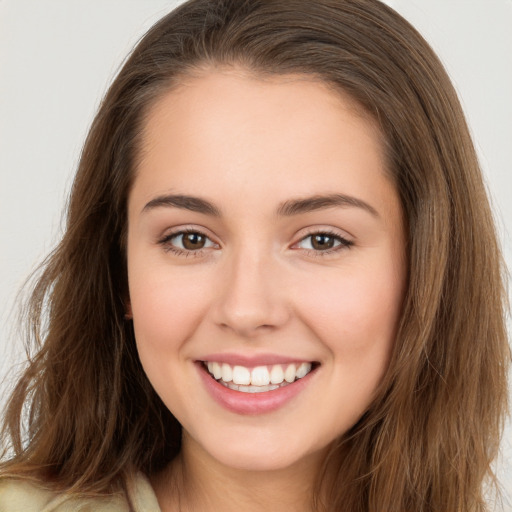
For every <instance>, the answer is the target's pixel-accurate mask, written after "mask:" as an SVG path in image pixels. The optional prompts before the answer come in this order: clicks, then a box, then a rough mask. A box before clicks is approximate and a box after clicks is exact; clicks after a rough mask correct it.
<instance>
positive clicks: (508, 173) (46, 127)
mask: <svg viewBox="0 0 512 512" xmlns="http://www.w3.org/2000/svg"><path fill="white" fill-rule="evenodd" d="M312 1H313V0H312ZM178 3H180V2H179V1H178V0H174V1H172V0H0V262H1V265H0V381H1V380H3V381H4V382H3V385H2V387H0V390H1V391H0V392H1V393H2V395H0V404H1V403H2V402H3V399H4V397H5V392H6V390H7V389H8V387H9V385H10V384H11V383H12V381H13V375H14V373H13V372H12V371H11V372H10V373H8V370H9V369H11V368H12V367H13V366H14V365H15V364H19V363H20V362H21V361H22V360H23V351H22V344H21V342H20V341H19V340H18V339H17V337H16V335H15V333H14V330H13V329H14V321H13V319H14V318H15V308H14V303H15V297H16V294H17V292H18V290H19V288H20V286H21V284H22V283H23V281H24V279H25V278H26V277H27V276H28V274H29V273H30V271H31V270H32V269H33V268H34V267H35V265H36V263H38V262H40V261H41V259H42V258H43V257H44V255H45V254H47V253H48V251H49V250H50V249H51V248H52V247H53V246H54V244H55V243H56V241H57V240H58V239H59V235H60V233H61V227H62V224H61V213H62V210H63V207H64V204H65V200H66V196H67V193H68V190H69V187H70V184H71V180H72V176H73V173H74V170H75V169H76V165H77V161H78V157H79V154H80V150H81V146H82V143H83V140H84V138H85V135H86V133H87V129H88V126H89V124H90V122H91V120H92V117H93V114H94V112H95V110H96V108H97V106H98V104H99V101H100V98H101V97H102V95H103V94H104V92H105V91H106V89H107V87H108V84H109V83H110V82H111V80H112V78H113V77H114V75H115V73H116V71H117V70H118V69H119V66H120V64H121V63H122V61H123V59H124V57H125V56H126V54H127V53H128V52H129V50H130V49H131V48H132V47H133V45H134V44H135V43H136V42H137V40H138V39H139V38H140V37H141V35H142V34H143V33H144V32H145V31H146V30H147V29H148V28H149V27H150V26H151V25H152V24H153V23H154V22H155V21H156V20H157V19H158V18H160V17H161V16H162V15H164V14H165V13H167V12H168V11H170V10H171V9H172V8H173V7H174V6H175V5H177V4H178ZM386 3H388V4H389V5H391V6H392V7H394V8H395V9H396V10H397V11H398V12H400V13H401V14H402V15H404V16H405V17H406V18H407V19H409V20H410V21H411V22H412V23H413V25H415V26H416V27H417V28H418V29H419V30H420V32H421V33H422V34H423V35H424V36H425V37H426V38H427V40H428V41H429V42H430V43H431V45H432V46H433V47H434V49H435V50H436V51H437V53H438V54H439V55H440V57H441V59H442V60H443V62H444V63H445V65H446V67H447V69H448V72H449V73H450V75H451V77H452V79H453V81H454V83H455V86H456V88H457V90H458V92H459V94H460V97H461V100H462V103H463V106H464V109H465V111H466V114H467V117H468V120H469V123H470V126H471V129H472V133H473V136H474V139H475V142H476V146H477V148H478V152H479V156H480V159H481V163H482V167H483V169H484V172H485V176H486V180H487V183H488V187H489V193H490V195H491V198H492V200H493V204H494V210H495V215H496V220H497V224H498V227H499V230H500V235H501V238H502V243H503V247H504V254H505V259H506V261H507V263H508V266H509V268H512V242H511V237H510V233H509V232H508V230H510V226H512V201H510V199H509V196H510V194H511V192H512V168H511V167H512V0H389V1H387V2H386ZM509 331H510V329H509ZM6 375H7V377H5V376H6ZM511 438H512V431H511V428H510V425H509V426H508V430H507V431H506V437H505V440H504V442H503V449H502V455H501V457H500V460H499V461H498V463H497V471H498V474H499V476H500V479H501V481H502V484H503V486H504V489H505V502H504V504H503V507H504V510H505V511H512V439H511Z"/></svg>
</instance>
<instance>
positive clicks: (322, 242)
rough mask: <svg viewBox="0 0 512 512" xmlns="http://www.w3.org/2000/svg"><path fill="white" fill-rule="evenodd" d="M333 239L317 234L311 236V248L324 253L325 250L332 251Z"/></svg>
mask: <svg viewBox="0 0 512 512" xmlns="http://www.w3.org/2000/svg"><path fill="white" fill-rule="evenodd" d="M335 242H336V240H335V238H334V237H333V236H330V235H324V234H318V235H312V236H311V247H312V248H313V249H315V250H316V251H325V250H326V249H332V248H333V247H334V243H335Z"/></svg>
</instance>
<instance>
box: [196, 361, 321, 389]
mask: <svg viewBox="0 0 512 512" xmlns="http://www.w3.org/2000/svg"><path fill="white" fill-rule="evenodd" d="M201 364H202V366H203V368H204V369H205V370H206V372H207V373H208V374H209V375H210V377H211V378H212V379H214V380H215V381H217V382H218V383H219V384H221V385H222V386H224V387H226V388H229V389H231V390H233V391H239V392H242V393H251V394H255V393H265V392H269V391H275V390H278V389H281V388H284V387H286V386H289V385H290V384H293V383H294V382H296V381H299V380H301V379H303V378H304V377H306V376H307V375H309V374H310V373H311V372H312V371H314V370H315V369H316V368H317V367H318V366H319V363H316V362H314V361H312V362H290V363H285V364H273V365H259V366H255V367H247V366H241V365H231V364H228V363H225V362H218V361H201Z"/></svg>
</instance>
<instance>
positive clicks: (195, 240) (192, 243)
mask: <svg viewBox="0 0 512 512" xmlns="http://www.w3.org/2000/svg"><path fill="white" fill-rule="evenodd" d="M204 243H205V240H204V236H203V235H200V234H199V233H187V234H186V235H185V236H184V237H183V247H185V249H192V250H193V249H202V248H203V246H204Z"/></svg>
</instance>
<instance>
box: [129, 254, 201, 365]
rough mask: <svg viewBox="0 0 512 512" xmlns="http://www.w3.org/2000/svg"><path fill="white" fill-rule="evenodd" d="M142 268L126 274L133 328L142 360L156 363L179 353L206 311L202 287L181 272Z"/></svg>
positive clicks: (151, 267) (158, 267) (199, 278)
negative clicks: (153, 358) (173, 353)
mask: <svg viewBox="0 0 512 512" xmlns="http://www.w3.org/2000/svg"><path fill="white" fill-rule="evenodd" d="M134 263H136V262H134ZM145 267H146V268H144V267H142V268H143V270H141V271H140V270H139V269H140V268H141V266H136V265H135V264H134V267H133V269H134V271H133V272H132V273H129V275H130V280H129V285H130V302H131V309H132V314H133V325H134V330H135V338H136V341H137V346H138V347H139V352H140V355H141V359H142V358H143V357H155V358H156V359H158V358H159V357H160V356H163V355H164V354H165V353H166V352H175V351H176V350H177V349H179V348H180V347H181V346H182V345H183V344H184V343H185V341H186V340H187V339H188V338H190V336H191V335H192V333H193V331H194V330H195V329H196V328H197V326H198V325H199V323H200V321H201V318H203V316H204V313H205V311H206V309H207V303H206V297H205V294H204V286H205V283H204V279H202V278H201V276H197V275H196V276H187V273H186V272H183V271H181V272H179V271H178V272H176V271H175V270H174V271H171V270H170V269H169V268H162V267H160V266H158V265H149V266H145ZM148 267H149V268H148Z"/></svg>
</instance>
